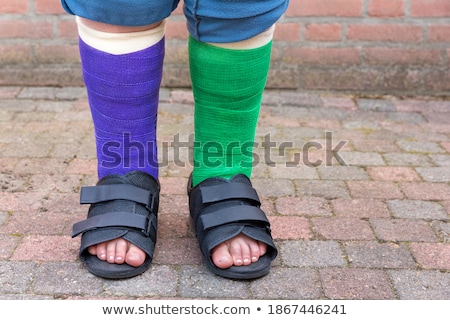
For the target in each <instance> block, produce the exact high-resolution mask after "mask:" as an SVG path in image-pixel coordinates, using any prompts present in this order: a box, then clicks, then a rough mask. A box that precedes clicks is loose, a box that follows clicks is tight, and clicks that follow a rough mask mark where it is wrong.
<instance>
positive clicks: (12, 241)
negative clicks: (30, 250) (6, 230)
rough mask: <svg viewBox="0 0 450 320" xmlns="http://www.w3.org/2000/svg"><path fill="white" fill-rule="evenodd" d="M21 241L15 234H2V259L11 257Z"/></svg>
mask: <svg viewBox="0 0 450 320" xmlns="http://www.w3.org/2000/svg"><path fill="white" fill-rule="evenodd" d="M19 241H20V238H19V237H17V236H15V235H11V236H9V235H3V234H0V260H7V259H8V258H9V257H11V255H12V253H13V252H14V249H15V248H16V247H17V244H18V243H19Z"/></svg>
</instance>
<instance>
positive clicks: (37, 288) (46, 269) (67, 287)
mask: <svg viewBox="0 0 450 320" xmlns="http://www.w3.org/2000/svg"><path fill="white" fill-rule="evenodd" d="M103 282H104V280H102V279H100V278H98V277H95V276H94V275H92V274H90V273H89V272H87V270H86V269H85V268H84V267H82V266H81V264H80V263H79V262H46V263H43V264H42V265H40V266H39V267H38V268H37V269H36V277H35V279H34V282H33V287H34V292H35V293H37V294H44V295H45V294H48V295H53V296H58V295H59V296H60V295H87V296H89V295H97V294H100V293H101V292H102V291H103Z"/></svg>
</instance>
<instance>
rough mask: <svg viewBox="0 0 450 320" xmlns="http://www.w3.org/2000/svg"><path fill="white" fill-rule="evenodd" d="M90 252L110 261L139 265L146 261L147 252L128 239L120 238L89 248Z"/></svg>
mask: <svg viewBox="0 0 450 320" xmlns="http://www.w3.org/2000/svg"><path fill="white" fill-rule="evenodd" d="M88 251H89V253H90V254H92V255H94V256H97V257H98V258H99V259H100V260H103V261H107V262H109V263H117V264H122V263H127V264H129V265H130V266H133V267H139V266H140V265H141V264H143V263H144V261H145V252H144V251H142V249H140V248H139V247H137V246H135V245H134V244H132V243H129V242H128V241H126V240H124V239H122V238H118V239H114V240H110V241H107V242H102V243H99V244H97V245H95V246H91V247H89V248H88Z"/></svg>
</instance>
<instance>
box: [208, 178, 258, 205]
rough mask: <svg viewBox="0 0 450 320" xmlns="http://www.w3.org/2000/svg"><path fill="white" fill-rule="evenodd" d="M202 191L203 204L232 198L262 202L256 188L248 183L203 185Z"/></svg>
mask: <svg viewBox="0 0 450 320" xmlns="http://www.w3.org/2000/svg"><path fill="white" fill-rule="evenodd" d="M200 193H201V196H202V203H203V204H208V203H213V202H219V201H223V200H231V199H247V200H253V201H254V202H256V204H258V205H260V204H261V202H260V200H259V197H258V194H257V192H256V190H255V189H254V188H253V187H251V186H249V185H247V184H244V183H239V182H235V183H228V184H219V185H212V186H201V187H200Z"/></svg>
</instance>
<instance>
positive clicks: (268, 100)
mask: <svg viewBox="0 0 450 320" xmlns="http://www.w3.org/2000/svg"><path fill="white" fill-rule="evenodd" d="M192 101H193V99H192V96H191V94H190V92H189V91H184V90H168V89H162V91H161V107H160V115H159V127H158V130H159V131H158V133H159V140H160V158H161V163H162V165H161V185H162V192H161V210H160V218H159V234H158V243H157V248H156V252H155V258H154V262H153V265H152V267H151V269H150V270H149V271H147V272H146V273H144V274H143V275H141V276H138V277H136V278H133V279H129V280H121V281H111V280H104V279H100V278H96V277H95V276H92V275H91V274H89V273H88V272H87V271H86V270H85V269H84V267H83V266H82V264H81V263H80V262H79V260H78V258H77V252H78V246H79V239H71V238H70V230H71V226H72V224H73V223H74V222H76V221H78V220H80V219H83V218H84V217H85V214H86V212H85V210H86V208H84V207H82V206H80V205H79V204H78V197H79V196H78V192H79V189H80V187H81V186H83V185H92V184H94V183H95V182H96V161H95V146H94V141H93V132H92V129H93V127H92V123H91V119H90V113H89V109H88V104H87V99H86V95H85V92H84V89H83V88H72V87H69V88H53V87H38V88H33V87H0V299H145V298H160V299H238V298H244V299H317V300H319V299H389V300H391V299H392V300H398V299H399V300H401V299H450V289H449V288H450V171H449V167H450V166H449V164H450V101H445V100H436V99H435V100H433V99H426V98H421V99H419V98H416V99H413V98H409V99H396V98H393V97H387V98H384V99H381V98H380V99H372V98H358V97H355V96H346V95H332V94H327V95H325V94H322V95H320V94H314V93H298V92H286V91H267V92H266V94H265V97H264V103H263V107H262V111H261V117H260V123H259V127H258V130H257V139H256V141H257V142H258V149H257V150H255V154H257V156H258V158H257V161H256V166H255V168H254V171H253V181H254V185H255V187H256V188H257V189H258V190H259V193H260V195H261V198H262V201H263V208H264V209H265V211H266V213H267V214H268V216H269V219H270V220H271V222H272V225H273V235H274V238H275V241H276V242H277V244H278V247H279V250H280V255H279V257H278V258H277V259H276V260H275V262H274V264H273V268H272V271H271V273H270V274H269V275H268V276H266V277H264V278H261V279H257V280H255V281H232V280H227V279H222V278H220V277H216V276H214V275H212V274H211V273H209V272H208V271H207V270H206V269H205V267H204V266H203V264H202V261H201V257H200V253H199V250H198V248H197V244H196V240H195V238H194V236H193V234H192V232H191V231H190V229H189V227H188V207H187V196H186V193H185V185H186V182H187V179H188V175H189V173H190V170H191V165H190V162H189V156H190V152H189V150H188V148H187V147H184V148H181V149H180V150H178V151H179V152H174V149H173V148H167V147H166V148H164V143H166V146H167V145H168V144H170V143H171V142H174V139H175V136H176V135H177V134H178V137H179V141H181V142H187V141H188V138H189V135H190V134H191V133H192V121H193V112H192V111H193V108H192ZM267 138H270V141H271V142H272V143H275V146H276V147H273V148H270V149H269V148H268V147H266V148H264V146H266V145H267V144H265V142H267ZM265 139H266V140H265ZM333 151H334V153H333ZM343 164H346V165H343Z"/></svg>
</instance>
